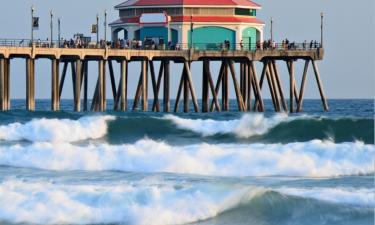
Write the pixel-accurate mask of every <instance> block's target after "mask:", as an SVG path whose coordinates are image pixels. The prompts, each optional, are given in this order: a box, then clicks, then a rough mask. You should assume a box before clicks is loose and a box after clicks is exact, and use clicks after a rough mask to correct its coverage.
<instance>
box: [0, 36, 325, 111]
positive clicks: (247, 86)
mask: <svg viewBox="0 0 375 225" xmlns="http://www.w3.org/2000/svg"><path fill="white" fill-rule="evenodd" d="M17 43H19V41H10V40H3V41H1V40H0V110H2V111H4V110H10V109H11V105H10V80H11V79H12V76H11V74H10V66H11V61H12V59H15V58H23V59H25V67H26V76H25V77H26V87H25V88H26V109H27V110H31V111H32V110H35V76H36V74H35V61H36V60H38V59H49V60H51V64H52V67H51V68H52V70H51V78H52V79H51V80H52V82H51V97H50V99H51V110H53V111H56V110H59V108H60V98H61V93H62V89H63V88H64V81H65V78H66V74H67V70H68V69H69V68H70V69H71V71H72V74H73V75H72V79H73V90H72V92H73V96H74V106H73V107H72V108H73V109H74V111H77V112H79V111H81V110H84V111H87V110H92V111H105V110H107V104H106V99H107V96H106V90H105V89H106V84H105V83H106V76H107V74H106V71H107V70H106V68H107V67H108V71H109V78H110V81H111V88H112V96H111V97H112V98H113V100H114V108H113V110H119V111H127V110H141V111H150V110H151V111H153V112H160V111H164V112H171V111H172V110H173V111H174V112H178V109H179V104H180V101H181V100H182V102H183V103H182V104H183V111H184V112H189V104H190V101H192V103H193V105H194V111H195V112H213V111H228V110H229V94H230V91H234V92H235V94H236V100H237V105H238V110H239V111H256V112H264V111H265V110H267V109H266V108H265V106H264V101H263V97H262V92H264V91H269V92H270V94H271V98H272V103H273V109H272V110H274V111H275V112H282V111H283V112H290V113H293V112H301V111H302V110H303V96H304V90H305V85H306V77H307V74H308V73H307V71H308V68H309V66H312V68H313V70H314V75H315V80H316V83H317V86H318V89H319V94H320V96H321V100H322V106H323V110H325V111H327V110H328V104H327V100H326V97H325V95H324V90H323V86H322V82H321V79H320V73H319V69H318V65H317V61H320V60H322V59H323V56H324V49H323V48H321V46H320V44H319V45H318V46H317V47H316V48H315V47H313V48H307V47H306V46H304V45H303V44H297V45H296V46H295V47H294V48H292V49H289V48H283V47H281V44H277V45H276V46H278V47H276V48H271V49H256V48H255V49H248V50H243V49H238V47H236V49H235V50H196V49H194V48H183V49H181V50H149V49H112V48H110V47H108V46H107V47H105V48H58V47H53V46H54V45H51V46H52V47H49V46H38V45H36V44H35V43H34V44H33V45H32V46H31V47H30V46H17ZM23 43H28V42H27V41H23ZM56 46H58V45H57V44H56ZM302 46H303V47H302ZM156 61H159V62H160V68H155V66H154V62H156ZM214 61H216V62H217V61H218V62H220V64H221V66H220V72H219V74H218V79H217V80H216V81H214V80H213V76H212V74H211V73H212V72H211V68H210V65H211V62H214ZM171 62H174V63H177V64H182V65H183V72H182V74H176V73H175V72H171V71H170V63H171ZM196 62H201V64H202V70H201V71H202V73H201V74H199V76H200V78H201V79H200V80H201V81H202V82H201V84H199V85H202V93H201V94H200V93H197V92H196V89H195V86H196V85H197V84H194V83H193V79H192V71H191V69H190V68H191V64H192V63H196ZM89 63H97V65H98V74H99V76H98V79H97V81H96V86H95V92H94V95H93V96H90V97H91V99H92V104H91V105H90V106H89V105H88V103H89V101H88V100H89V96H88V93H87V92H88V91H87V90H88V79H90V76H89V74H88V70H87V68H88V64H89ZM114 63H119V64H120V68H121V70H120V72H119V73H116V72H115V71H114V69H113V64H114ZM130 63H138V64H139V66H140V68H141V73H140V74H139V77H137V79H138V85H137V88H136V93H128V79H129V76H132V77H131V78H132V79H134V76H135V74H131V75H130V74H129V71H128V65H129V64H130ZM280 63H282V64H285V66H287V68H288V72H289V74H288V75H289V78H290V79H289V80H287V81H283V80H281V79H280V71H279V68H278V64H280ZM297 63H303V64H304V71H303V74H302V75H301V76H302V82H301V84H300V85H298V84H297V83H296V79H295V77H296V76H298V75H297V74H296V73H295V69H294V68H295V64H297ZM236 64H239V66H238V67H239V68H240V70H239V71H236V67H237V66H235V65H236ZM256 64H261V65H262V70H261V71H257V69H256ZM115 76H118V77H119V79H118V80H119V82H118V84H116V82H115V80H116V79H115ZM171 76H179V77H180V82H179V86H178V87H173V86H171V84H170V77H171ZM195 76H198V75H197V74H195ZM149 79H151V82H150V83H151V84H152V85H151V87H149ZM229 79H232V81H233V82H232V83H233V87H229ZM265 83H267V84H268V85H267V86H268V90H264V89H265ZM285 83H288V84H289V85H288V86H289V90H286V89H285V87H284V85H285ZM161 87H163V88H162V90H161ZM172 88H177V96H176V97H175V100H176V101H175V105H174V106H173V107H172V108H171V105H170V99H171V96H170V91H171V89H172ZM149 91H151V92H152V93H153V96H154V97H153V104H152V107H150V108H149V106H148V92H149ZM161 92H162V99H160V95H161ZM220 92H221V96H219V94H220ZM81 93H82V94H83V96H82V95H81ZM288 93H289V94H288ZM199 94H200V95H199ZM129 96H131V97H132V96H134V103H133V105H132V106H129V105H128V99H129ZM287 97H289V99H287ZM82 98H83V99H82ZM198 98H201V99H202V103H201V106H199V105H198ZM220 101H221V102H220ZM287 101H289V102H287Z"/></svg>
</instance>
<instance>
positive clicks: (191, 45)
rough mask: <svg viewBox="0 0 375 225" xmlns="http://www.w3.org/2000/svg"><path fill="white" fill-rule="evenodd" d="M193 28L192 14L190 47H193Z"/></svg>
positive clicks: (191, 18)
mask: <svg viewBox="0 0 375 225" xmlns="http://www.w3.org/2000/svg"><path fill="white" fill-rule="evenodd" d="M193 30H194V23H193V16H190V49H192V48H193Z"/></svg>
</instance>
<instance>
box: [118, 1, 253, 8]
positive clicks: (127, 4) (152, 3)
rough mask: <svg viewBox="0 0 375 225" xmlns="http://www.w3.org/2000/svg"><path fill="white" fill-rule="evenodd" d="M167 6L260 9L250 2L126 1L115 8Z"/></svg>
mask: <svg viewBox="0 0 375 225" xmlns="http://www.w3.org/2000/svg"><path fill="white" fill-rule="evenodd" d="M168 5H181V6H182V5H213V6H220V5H223V6H246V7H254V8H260V5H259V4H257V3H255V2H252V1H250V0H214V1H213V0H128V1H126V2H123V3H121V4H119V5H117V6H116V7H115V8H126V7H142V6H168Z"/></svg>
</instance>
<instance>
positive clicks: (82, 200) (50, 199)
mask: <svg viewBox="0 0 375 225" xmlns="http://www.w3.org/2000/svg"><path fill="white" fill-rule="evenodd" d="M159 179H160V178H157V177H156V178H153V177H151V178H146V179H143V180H141V181H139V182H134V181H133V182H131V181H118V182H115V183H110V184H65V183H57V182H50V181H27V180H19V179H15V178H10V179H7V180H4V181H2V182H1V183H0V221H7V222H11V223H28V224H110V223H120V224H129V225H133V224H137V225H146V224H155V225H159V224H160V225H164V224H186V223H194V222H197V221H202V220H208V219H211V218H214V217H218V216H222V215H223V214H224V213H225V212H228V211H232V212H233V211H236V210H240V208H241V207H242V208H249V209H251V210H250V212H254V211H255V212H257V213H258V214H260V215H258V216H260V217H262V216H261V215H262V214H263V213H266V215H267V218H270V217H272V219H274V218H273V217H274V215H278V213H282V212H283V211H285V210H286V209H287V211H288V212H290V211H291V212H293V211H298V212H299V214H300V216H301V217H303V218H304V217H305V216H309V218H310V217H311V214H314V213H316V212H311V211H309V209H305V210H301V206H302V205H304V206H307V205H308V204H307V202H306V200H308V199H311V198H313V199H315V200H316V201H317V203H315V205H314V208H313V209H315V210H316V209H317V208H319V207H322V206H324V202H327V199H328V202H333V203H334V204H337V205H338V207H337V208H338V209H340V208H342V207H341V206H342V204H353V205H354V206H359V207H364V208H365V210H366V212H367V211H369V212H371V211H372V207H374V200H373V197H371V195H370V194H369V193H370V192H373V190H352V191H345V194H344V195H343V194H341V192H344V191H341V192H338V193H336V191H337V189H325V190H323V192H322V193H318V190H316V192H314V191H312V190H309V189H298V190H297V189H293V188H289V189H285V188H284V189H271V188H266V187H256V186H243V185H225V184H211V183H183V184H180V183H178V184H177V183H174V182H172V181H165V180H159ZM321 191H322V190H321ZM312 193H313V194H312ZM293 196H299V198H298V199H295V198H293ZM343 196H344V198H341V197H343ZM309 204H311V202H310V203H309ZM302 208H303V207H302ZM273 210H275V211H277V212H275V211H273ZM331 210H332V209H331ZM347 212H348V211H347V210H346V211H345V212H344V213H347ZM257 213H252V214H242V217H244V215H246V216H247V217H248V218H247V220H249V219H250V218H251V217H252V216H254V215H257ZM325 213H329V212H325ZM229 214H230V213H229ZM287 214H289V213H287ZM317 214H319V216H318V217H321V216H322V215H321V212H320V213H319V212H318V213H317ZM370 215H371V213H370ZM277 218H279V217H277ZM270 219H271V218H270Z"/></svg>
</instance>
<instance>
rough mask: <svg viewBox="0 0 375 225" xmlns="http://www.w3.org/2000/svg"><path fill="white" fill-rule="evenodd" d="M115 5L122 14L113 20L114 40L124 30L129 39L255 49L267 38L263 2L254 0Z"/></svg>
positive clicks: (143, 0)
mask: <svg viewBox="0 0 375 225" xmlns="http://www.w3.org/2000/svg"><path fill="white" fill-rule="evenodd" d="M115 9H116V10H119V17H120V18H119V19H118V20H116V21H114V22H112V23H111V24H110V26H111V31H112V40H113V41H116V40H118V39H119V37H120V36H119V34H120V33H121V34H122V35H121V38H122V37H123V38H124V39H127V40H133V39H135V40H141V41H142V42H143V43H145V42H146V43H147V42H148V41H151V40H152V41H154V43H156V45H158V46H163V44H168V43H169V44H170V45H171V46H181V45H182V46H184V47H185V48H186V46H189V47H190V46H194V48H195V49H199V50H205V49H215V50H216V49H218V48H223V47H228V46H229V48H230V49H232V50H233V49H239V48H243V49H253V48H255V46H256V42H257V41H260V42H263V28H264V23H263V22H262V21H261V20H259V19H257V18H256V15H257V10H259V9H261V6H260V5H258V4H256V3H254V2H252V1H250V0H215V1H213V0H128V1H126V2H124V3H121V4H119V5H117V6H115ZM225 41H227V43H228V42H229V44H228V45H223V43H224V42H225ZM191 43H193V45H191ZM240 43H242V46H241V45H240Z"/></svg>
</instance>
